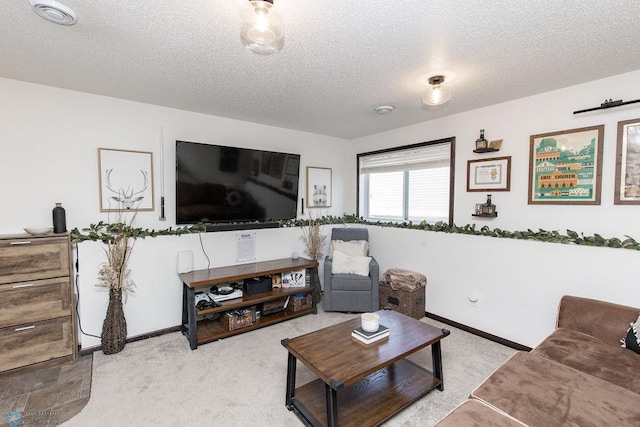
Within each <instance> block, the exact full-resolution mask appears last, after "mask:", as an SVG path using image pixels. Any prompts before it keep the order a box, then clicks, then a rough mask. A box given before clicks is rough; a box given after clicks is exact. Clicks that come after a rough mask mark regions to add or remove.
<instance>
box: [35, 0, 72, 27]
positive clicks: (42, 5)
mask: <svg viewBox="0 0 640 427" xmlns="http://www.w3.org/2000/svg"><path fill="white" fill-rule="evenodd" d="M29 3H30V4H31V8H32V9H33V11H34V12H35V13H37V14H38V15H39V16H41V17H42V18H44V19H46V20H47V21H50V22H53V23H54V24H60V25H73V24H75V23H76V22H78V16H77V15H76V13H75V12H74V11H73V10H71V9H69V8H68V7H67V6H65V5H63V4H60V3H58V2H57V1H53V0H29Z"/></svg>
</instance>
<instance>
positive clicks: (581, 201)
mask: <svg viewBox="0 0 640 427" xmlns="http://www.w3.org/2000/svg"><path fill="white" fill-rule="evenodd" d="M603 138H604V125H599V126H591V127H585V128H580V129H569V130H565V131H559V132H550V133H544V134H539V135H531V137H530V152H529V204H530V205H533V204H557V205H599V204H600V189H601V187H602V141H603Z"/></svg>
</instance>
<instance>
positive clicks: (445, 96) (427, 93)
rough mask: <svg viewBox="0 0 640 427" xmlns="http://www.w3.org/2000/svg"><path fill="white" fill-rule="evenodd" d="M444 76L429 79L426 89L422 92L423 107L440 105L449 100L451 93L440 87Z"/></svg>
mask: <svg viewBox="0 0 640 427" xmlns="http://www.w3.org/2000/svg"><path fill="white" fill-rule="evenodd" d="M442 83H444V76H432V77H429V84H430V85H431V87H428V88H426V89H425V90H424V92H422V103H423V104H425V105H441V104H444V103H445V102H447V101H449V100H450V99H451V93H450V92H449V90H448V89H447V88H446V87H442Z"/></svg>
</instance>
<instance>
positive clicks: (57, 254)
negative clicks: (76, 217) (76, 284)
mask: <svg viewBox="0 0 640 427" xmlns="http://www.w3.org/2000/svg"><path fill="white" fill-rule="evenodd" d="M73 301H74V299H73V268H72V257H71V240H70V237H69V234H68V233H64V234H52V233H50V234H45V235H42V236H31V235H28V234H19V235H9V236H0V372H5V371H9V370H14V369H18V368H24V367H33V368H36V367H38V366H42V367H48V366H52V365H56V364H58V363H64V362H69V361H74V360H75V358H76V354H77V344H76V333H75V310H74V304H73ZM36 364H38V365H36Z"/></svg>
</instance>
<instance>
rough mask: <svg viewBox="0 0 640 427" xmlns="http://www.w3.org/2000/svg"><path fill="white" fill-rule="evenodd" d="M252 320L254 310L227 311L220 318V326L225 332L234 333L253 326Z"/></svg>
mask: <svg viewBox="0 0 640 427" xmlns="http://www.w3.org/2000/svg"><path fill="white" fill-rule="evenodd" d="M254 319H255V308H251V310H248V309H244V310H234V311H228V312H226V313H225V314H224V315H223V316H222V325H223V327H224V328H225V329H226V330H227V331H235V330H236V329H242V328H246V327H248V326H251V325H253V320H254Z"/></svg>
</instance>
